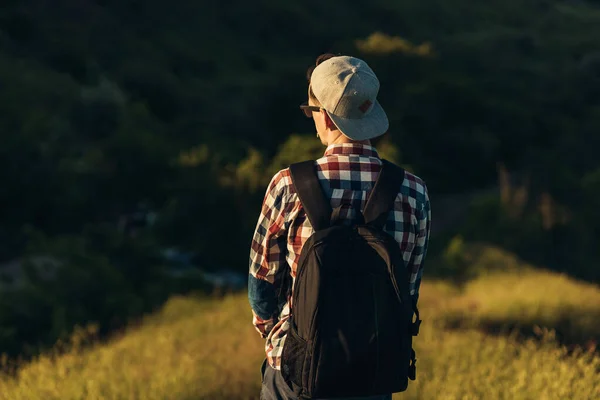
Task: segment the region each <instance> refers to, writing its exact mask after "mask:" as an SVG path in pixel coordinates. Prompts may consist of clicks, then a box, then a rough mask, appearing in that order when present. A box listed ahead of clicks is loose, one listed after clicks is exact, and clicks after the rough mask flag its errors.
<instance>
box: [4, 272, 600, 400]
mask: <svg viewBox="0 0 600 400" xmlns="http://www.w3.org/2000/svg"><path fill="white" fill-rule="evenodd" d="M420 308H421V310H422V314H423V315H422V317H423V319H424V321H425V322H424V324H423V329H422V332H421V334H420V335H419V337H418V338H417V339H416V342H415V343H416V350H417V357H418V362H417V366H418V369H417V371H418V372H417V374H418V378H417V381H415V382H412V383H411V385H410V387H409V390H408V391H407V392H406V393H404V394H398V395H395V396H394V398H395V399H511V400H512V399H532V400H534V399H535V400H538V399H577V400H579V399H597V398H600V357H599V356H598V355H597V353H595V355H594V353H592V352H591V351H583V350H577V351H575V352H574V353H573V352H569V351H568V350H567V348H565V347H562V346H560V345H559V344H558V343H557V342H556V341H555V340H554V339H553V335H552V333H549V334H545V335H543V337H542V338H529V339H525V340H524V339H523V338H521V337H516V336H514V335H488V334H486V333H485V331H482V330H481V329H479V328H480V327H484V328H485V327H486V324H487V323H488V322H489V321H495V322H496V323H498V324H500V325H511V326H518V325H527V324H540V325H546V326H548V327H550V328H552V327H554V326H555V325H553V324H555V323H560V324H564V323H565V321H569V322H568V325H569V327H570V328H569V329H572V330H573V332H578V334H579V335H580V337H581V338H584V337H586V335H594V334H597V333H598V329H599V325H600V321H599V320H598V318H595V319H594V318H592V317H590V318H585V315H586V314H591V315H596V316H597V315H598V313H599V312H600V311H599V310H600V289H599V288H598V287H595V286H592V285H587V284H583V283H580V282H576V281H573V280H570V279H567V278H565V277H563V276H560V275H556V274H551V273H547V272H541V271H538V272H533V271H528V272H527V273H523V274H515V273H514V272H511V273H510V274H500V273H496V274H493V275H489V276H483V277H481V278H478V279H476V280H474V281H472V282H470V283H468V284H467V285H466V286H465V287H463V288H462V289H461V290H459V289H458V288H456V287H454V286H452V285H450V284H448V283H444V282H425V283H424V284H423V287H422V290H421V300H420ZM577 310H579V311H578V312H575V313H574V311H577ZM582 310H583V311H582ZM459 314H460V318H462V320H468V323H467V324H465V325H463V326H462V328H461V329H456V326H451V325H452V324H450V323H449V321H451V319H452V318H456V316H457V315H459ZM557 315H558V316H559V317H556V316H557ZM565 318H566V319H565ZM250 321H251V316H250V311H249V307H248V304H247V299H246V295H245V294H244V293H242V294H236V295H229V296H226V297H225V298H224V299H198V298H193V297H186V298H184V297H175V298H172V299H171V300H170V301H169V302H168V303H167V304H166V305H165V307H164V308H163V310H162V311H161V312H160V313H157V314H156V315H153V316H150V317H148V318H147V319H146V320H145V321H144V323H143V324H142V325H140V326H139V327H132V328H131V329H130V330H129V332H127V333H126V334H124V335H121V336H120V337H115V338H113V339H112V340H111V341H110V342H109V343H106V344H97V345H95V346H93V347H92V348H88V349H85V350H77V349H74V350H72V351H70V352H69V353H67V354H64V355H61V356H59V357H58V358H56V359H53V358H52V357H51V355H49V354H47V355H43V356H41V357H39V359H38V360H36V361H35V362H32V363H30V364H28V365H25V366H23V367H22V368H21V370H20V371H19V373H18V375H17V378H16V379H15V378H10V377H3V378H2V379H0V399H10V400H21V399H28V400H30V399H48V400H52V399H150V400H153V399H177V400H192V399H258V393H259V390H260V373H259V368H260V364H261V361H262V359H263V341H262V339H260V337H259V336H258V334H257V333H255V331H254V329H253V327H252V326H251V323H250Z"/></svg>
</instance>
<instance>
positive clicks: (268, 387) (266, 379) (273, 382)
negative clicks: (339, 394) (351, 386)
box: [260, 360, 392, 400]
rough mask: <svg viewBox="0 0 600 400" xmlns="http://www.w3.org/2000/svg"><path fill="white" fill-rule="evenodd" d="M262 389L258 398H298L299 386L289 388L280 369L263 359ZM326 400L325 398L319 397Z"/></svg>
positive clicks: (363, 399)
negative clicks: (274, 367) (272, 366)
mask: <svg viewBox="0 0 600 400" xmlns="http://www.w3.org/2000/svg"><path fill="white" fill-rule="evenodd" d="M261 374H262V390H261V391H260V400H298V395H299V392H300V391H299V388H290V387H289V385H288V384H287V383H286V382H285V380H284V379H283V376H282V375H281V371H279V370H276V369H273V368H271V366H269V365H267V360H265V361H263V364H262V367H261ZM320 400H327V399H320ZM335 400H392V395H391V394H388V395H385V396H373V397H352V398H346V399H335Z"/></svg>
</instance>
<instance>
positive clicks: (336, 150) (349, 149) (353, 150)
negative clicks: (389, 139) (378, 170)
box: [325, 143, 379, 158]
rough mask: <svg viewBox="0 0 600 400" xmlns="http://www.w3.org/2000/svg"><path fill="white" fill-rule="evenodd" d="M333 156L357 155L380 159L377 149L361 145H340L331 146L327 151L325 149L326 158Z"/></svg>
mask: <svg viewBox="0 0 600 400" xmlns="http://www.w3.org/2000/svg"><path fill="white" fill-rule="evenodd" d="M331 155H345V156H348V155H357V156H364V157H376V158H379V154H378V153H377V150H376V149H375V147H373V146H371V145H368V144H360V143H340V144H332V145H329V146H327V149H325V156H331Z"/></svg>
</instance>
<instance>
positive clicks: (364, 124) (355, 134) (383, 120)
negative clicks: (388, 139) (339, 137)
mask: <svg viewBox="0 0 600 400" xmlns="http://www.w3.org/2000/svg"><path fill="white" fill-rule="evenodd" d="M327 114H328V115H329V118H331V120H332V121H333V123H334V124H335V125H336V126H337V127H338V129H339V130H340V131H341V132H342V133H343V134H344V135H345V136H347V137H349V138H350V139H352V140H368V139H373V138H376V137H377V136H381V135H383V134H384V133H386V132H387V130H388V128H389V127H390V123H389V120H388V117H387V115H386V113H385V111H384V110H383V107H381V105H380V104H379V102H378V101H377V100H375V103H374V104H373V108H372V109H371V111H370V112H369V114H367V115H366V116H365V117H364V118H360V119H351V118H343V117H339V116H337V115H334V114H332V113H330V112H329V111H327Z"/></svg>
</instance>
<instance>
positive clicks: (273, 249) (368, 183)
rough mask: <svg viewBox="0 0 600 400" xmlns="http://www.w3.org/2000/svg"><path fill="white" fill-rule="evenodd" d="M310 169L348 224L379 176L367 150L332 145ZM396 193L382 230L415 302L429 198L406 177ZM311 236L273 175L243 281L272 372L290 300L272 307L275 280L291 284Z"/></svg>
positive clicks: (285, 174)
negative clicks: (407, 275) (395, 248)
mask: <svg viewBox="0 0 600 400" xmlns="http://www.w3.org/2000/svg"><path fill="white" fill-rule="evenodd" d="M316 163H317V171H318V177H319V179H320V181H321V185H322V187H323V189H324V191H325V193H326V194H327V196H328V197H329V198H330V199H331V207H332V208H333V207H337V206H339V205H340V204H344V203H348V204H351V205H352V208H351V207H348V208H345V209H342V210H345V212H342V213H341V216H342V218H345V219H348V220H350V219H352V218H353V209H354V208H356V209H360V210H363V209H364V206H365V204H366V199H367V197H368V195H369V193H370V191H371V189H372V188H373V186H374V184H375V181H376V180H377V176H378V174H379V171H380V170H381V164H382V163H381V159H380V158H379V156H378V154H377V151H376V150H375V148H374V147H371V146H368V145H361V144H354V143H352V144H336V145H331V146H329V147H328V148H327V149H326V151H325V155H324V156H323V157H322V158H320V159H318V160H317V161H316ZM398 189H399V194H398V197H397V199H396V206H395V210H394V211H393V212H390V214H389V219H388V221H387V223H386V226H385V228H384V230H385V231H386V232H388V233H390V234H392V235H393V236H394V237H395V238H396V240H397V241H398V243H399V245H400V249H401V250H402V255H403V257H404V260H405V262H406V265H407V266H408V268H410V271H411V279H410V293H411V295H412V296H413V297H414V299H415V300H416V299H418V291H419V285H420V282H421V275H422V273H423V259H424V258H425V254H426V252H427V243H428V240H429V230H430V223H431V222H430V221H431V211H430V206H429V197H428V194H427V187H426V186H425V183H424V182H423V181H422V180H421V179H420V178H419V177H417V176H415V175H413V174H411V173H409V172H408V171H407V172H406V178H405V179H404V182H403V184H402V187H401V188H398ZM312 234H313V228H312V226H311V224H310V221H309V220H308V218H307V217H306V214H305V212H304V210H303V208H302V204H301V203H300V199H299V198H298V195H297V194H296V193H295V191H294V187H293V185H292V179H291V176H290V172H289V169H288V168H286V169H284V170H281V171H279V172H278V173H277V174H275V176H274V177H273V179H272V180H271V183H270V184H269V186H268V189H267V193H266V195H265V199H264V202H263V205H262V211H261V214H260V217H259V219H258V224H257V226H256V231H255V233H254V238H253V241H252V248H251V251H250V275H249V277H248V298H249V300H250V305H251V307H252V312H253V323H254V326H255V327H256V329H257V330H258V332H259V333H260V334H261V335H262V337H263V338H265V339H266V354H267V359H268V361H269V364H270V365H271V366H272V367H273V368H275V369H280V361H281V354H282V350H283V345H284V343H285V338H286V334H287V331H288V329H289V321H288V320H289V318H290V309H291V304H290V302H291V298H288V301H287V303H285V304H283V305H280V304H278V300H277V299H278V296H277V293H278V292H279V290H280V286H281V281H282V280H281V274H283V273H291V275H292V282H293V281H295V277H296V270H297V267H298V265H297V264H298V259H299V258H300V252H301V250H302V245H303V244H304V243H305V242H306V240H308V238H309V237H310V236H311V235H312ZM287 266H289V267H290V268H289V269H288V268H287ZM292 284H293V283H292Z"/></svg>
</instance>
